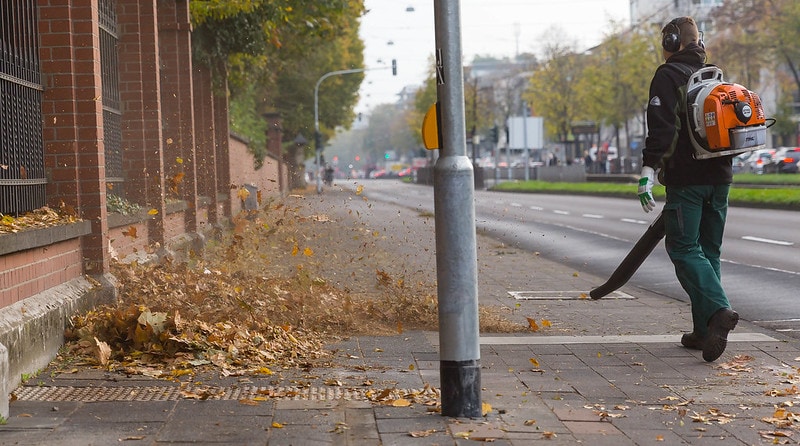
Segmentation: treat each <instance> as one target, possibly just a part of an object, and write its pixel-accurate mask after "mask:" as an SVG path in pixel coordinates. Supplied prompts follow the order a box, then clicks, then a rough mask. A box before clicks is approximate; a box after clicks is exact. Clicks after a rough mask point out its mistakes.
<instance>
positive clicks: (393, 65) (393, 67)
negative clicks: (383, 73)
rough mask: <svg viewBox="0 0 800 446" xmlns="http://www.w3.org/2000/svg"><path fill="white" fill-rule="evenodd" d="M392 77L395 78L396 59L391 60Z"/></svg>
mask: <svg viewBox="0 0 800 446" xmlns="http://www.w3.org/2000/svg"><path fill="white" fill-rule="evenodd" d="M392 76H397V59H392Z"/></svg>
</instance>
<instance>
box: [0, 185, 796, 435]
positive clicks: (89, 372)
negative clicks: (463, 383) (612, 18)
mask: <svg viewBox="0 0 800 446" xmlns="http://www.w3.org/2000/svg"><path fill="white" fill-rule="evenodd" d="M326 194H327V192H326ZM348 196H349V195H348V193H347V192H346V191H345V192H334V193H331V194H330V198H332V200H333V201H326V200H327V199H328V197H329V196H328V195H325V197H323V198H320V199H319V200H316V199H314V200H308V201H309V203H306V205H308V206H310V207H311V208H313V209H314V211H315V212H318V213H323V212H324V213H329V214H330V215H331V217H332V218H331V220H332V221H334V222H336V223H335V224H341V225H351V226H352V225H355V224H363V225H364V226H365V227H369V226H374V225H377V224H380V225H381V228H382V229H381V232H382V233H392V231H397V232H396V233H398V234H400V233H402V234H403V239H404V243H403V244H397V246H393V247H392V249H397V250H398V251H397V253H396V255H388V254H386V255H383V254H382V255H380V256H376V257H375V259H378V258H382V259H384V260H385V261H395V262H401V263H402V264H403V265H405V268H406V269H407V270H408V271H409V274H410V275H411V274H417V275H427V276H428V278H429V279H431V280H434V281H435V262H432V260H431V258H430V257H431V256H432V251H433V249H432V248H431V246H433V244H431V240H432V238H431V237H432V234H431V233H430V232H431V231H432V225H431V224H432V223H431V221H423V219H422V217H420V215H419V212H418V211H415V210H412V209H405V208H398V207H394V206H390V205H387V204H382V203H379V202H374V201H368V202H367V203H366V204H363V203H362V202H363V200H360V199H359V200H352V201H347V200H343V199H342V198H347V197H348ZM333 203H335V205H334V204H333ZM341 203H350V204H347V205H341ZM357 206H358V207H357ZM354 209H355V210H357V212H351V211H352V210H354ZM387 212H388V213H387ZM356 213H357V214H358V215H359V218H360V221H358V222H355V221H354V218H355V217H353V215H354V214H356ZM382 215H392V216H393V218H392V219H390V221H387V220H385V219H384V218H382V217H381V216H382ZM331 224H334V223H331ZM417 231H418V232H419V234H422V235H421V236H420V237H419V238H418V239H415V240H412V239H411V238H410V237H408V234H412V233H413V234H416V233H417ZM418 243H422V244H427V246H426V248H425V249H428V251H424V250H422V251H421V250H420V249H418V247H419V245H418ZM478 243H479V250H478V253H479V262H478V264H479V270H480V271H479V291H480V295H479V297H480V301H481V303H482V304H484V305H493V306H498V307H502V308H504V309H505V310H507V314H508V316H509V317H510V318H511V319H513V320H515V321H518V322H519V323H522V324H527V320H526V317H531V318H534V319H535V320H537V321H542V320H548V321H550V322H551V324H552V325H551V326H550V327H541V328H540V330H539V331H538V332H535V333H534V332H526V333H504V334H497V333H494V334H490V333H484V334H483V335H482V338H481V346H480V349H481V389H482V390H481V392H482V395H481V397H482V400H483V401H484V402H485V403H488V404H489V405H491V411H490V412H489V413H488V414H486V416H485V417H480V418H477V419H455V418H451V417H444V416H442V415H441V414H439V413H435V412H430V409H431V408H430V407H429V406H426V405H424V404H419V403H412V404H411V405H410V406H409V407H393V406H390V405H385V404H379V403H375V402H372V401H368V400H367V399H366V398H365V397H364V396H363V392H364V391H366V390H368V389H389V388H394V389H406V390H421V389H422V388H424V387H425V386H426V385H428V386H432V387H434V388H436V387H438V386H439V355H438V333H436V332H430V331H418V330H411V331H403V332H402V333H396V334H394V335H389V336H353V337H350V338H348V339H341V340H338V341H336V342H334V343H332V345H330V348H331V349H332V350H333V351H335V355H334V360H333V361H332V365H331V366H330V367H328V368H324V369H318V370H312V371H310V372H308V373H305V372H297V371H293V370H281V371H279V372H278V373H276V375H275V376H272V377H269V378H264V379H260V378H244V377H241V378H236V377H220V376H205V377H203V379H202V381H203V383H204V384H206V385H209V386H218V387H219V389H222V390H225V392H223V393H224V395H226V396H224V397H220V396H217V397H211V398H209V399H207V400H204V401H201V400H196V399H187V398H185V397H181V396H180V393H179V392H178V386H179V385H180V384H179V383H174V382H167V381H163V380H155V379H152V378H148V377H143V376H123V375H117V374H113V373H108V372H103V371H100V370H93V369H81V370H80V371H79V372H78V373H55V374H53V375H52V376H50V375H48V374H42V376H41V377H40V378H38V381H37V382H30V383H28V384H26V385H24V386H23V387H21V388H20V389H17V390H16V392H17V393H19V394H20V395H23V392H29V393H28V394H29V395H30V396H28V397H23V398H20V399H18V400H16V401H12V402H11V404H10V417H9V419H8V421H7V423H6V424H0V444H3V445H5V444H9V445H15V444H19V445H56V444H58V445H87V444H98V445H106V444H125V445H131V446H132V445H139V444H143V445H144V444H147V445H166V444H169V445H171V446H175V445H181V444H194V445H197V444H214V445H226V444H230V445H240V444H246V445H251V444H252V445H262V446H263V445H294V446H303V445H313V446H317V445H402V446H407V445H411V446H413V445H426V446H430V445H474V444H480V443H482V442H483V441H488V440H493V442H492V444H496V445H514V446H516V445H530V444H547V445H573V444H576V443H578V442H580V443H582V444H587V445H589V444H590V445H593V446H594V445H613V446H618V445H662V444H668V445H671V444H691V445H707V444H708V445H711V444H713V445H720V444H724V445H726V446H728V445H739V444H740V445H758V444H772V440H771V439H766V438H762V435H761V432H769V431H777V430H781V429H777V428H776V427H775V426H774V425H772V424H769V423H766V422H764V421H762V419H763V418H765V417H770V416H772V415H773V413H774V410H775V407H776V406H777V405H780V404H782V403H784V402H787V401H788V402H792V403H793V404H800V403H798V401H797V395H796V394H792V393H791V392H789V393H788V394H786V395H782V396H772V394H770V391H774V390H782V389H787V388H791V386H792V385H793V383H794V382H796V379H797V378H796V376H797V375H798V366H800V360H798V358H800V349H799V348H798V343H797V342H796V341H795V340H793V339H790V338H788V337H785V336H783V335H782V334H780V333H776V332H772V331H769V330H765V329H763V328H761V327H758V326H756V325H754V324H751V323H749V322H747V321H741V322H740V324H739V326H737V328H736V330H735V331H733V332H732V333H731V339H732V341H731V342H730V343H729V346H728V350H727V351H726V352H725V354H724V355H723V356H722V357H721V358H720V359H719V360H718V361H716V362H714V363H706V362H705V361H703V360H702V357H701V352H699V351H692V350H687V349H685V348H683V347H682V346H681V345H680V336H681V334H682V333H683V332H686V331H688V330H690V329H691V323H690V320H691V310H690V307H689V305H688V304H687V303H686V302H684V301H680V300H677V299H671V298H668V297H665V296H661V295H656V294H653V293H651V292H649V291H648V290H644V289H640V288H623V290H621V291H624V293H625V294H626V295H627V296H630V297H632V298H631V299H608V300H600V301H592V300H589V299H581V298H580V294H581V293H585V292H588V290H589V289H591V288H592V286H596V285H597V284H599V283H602V282H603V280H602V279H601V278H598V277H592V276H591V275H589V274H585V273H583V272H581V271H574V270H572V269H571V268H569V267H565V266H563V265H560V264H558V263H555V262H550V261H547V260H545V259H543V258H541V257H539V256H537V255H535V254H532V253H527V252H525V251H522V250H519V249H516V248H513V247H508V246H504V245H502V244H500V243H498V242H496V241H494V240H492V239H488V238H486V237H484V236H480V235H479V236H478ZM388 245H391V243H387V244H386V246H388ZM387 249H388V248H387ZM331 251H333V248H331ZM420 252H425V254H424V255H420ZM376 261H377V260H376ZM338 267H341V268H358V265H330V268H332V269H335V268H338ZM520 271H525V273H524V274H520ZM351 273H352V271H344V270H342V271H340V272H338V273H337V276H336V277H338V278H339V280H340V281H341V282H342V284H343V285H347V286H351V287H353V286H358V285H353V284H350V283H348V280H349V278H350V277H352V275H351ZM515 291H529V292H530V291H537V292H544V294H552V295H554V296H556V298H551V299H529V300H517V299H515V298H514V297H513V296H512V294H513V292H515ZM564 296H572V298H571V299H569V300H565V299H564V298H563V297H564ZM737 358H738V359H739V360H741V361H743V362H742V363H741V364H740V366H736V364H734V363H733V362H732V361H734V360H736V359H737ZM329 379H334V380H338V381H340V382H341V384H342V386H339V387H333V388H332V387H331V386H328V385H326V383H325V382H326V380H329ZM198 380H199V378H198ZM369 381H371V382H372V385H371V386H370V385H368V382H369ZM270 386H272V387H279V386H284V387H290V386H305V389H306V390H308V393H307V394H303V395H298V396H297V397H296V398H294V399H288V398H287V399H269V398H264V400H263V401H253V400H252V398H251V399H250V400H249V401H247V402H246V403H245V402H242V401H240V399H239V397H237V395H242V394H243V393H242V392H245V391H246V390H247V389H248V388H250V387H253V388H261V387H270ZM48 389H50V390H52V389H56V390H58V391H59V395H61V396H59V397H58V398H59V399H58V400H56V397H55V396H53V395H55V394H51V393H47V391H48ZM109 389H110V390H115V391H116V393H115V392H111V391H109V392H107V393H106V392H105V391H106V390H109ZM351 391H352V392H351ZM36 392H38V393H36ZM80 392H83V393H80ZM347 392H350V393H347ZM90 394H94V395H95V396H98V395H108V398H110V400H109V401H88V400H85V399H88V398H89V397H88V396H87V395H90ZM153 394H163V395H162V396H163V397H164V398H167V399H166V400H162V401H153V400H148V401H139V400H137V398H141V399H144V398H145V397H148V396H153ZM345 394H347V395H350V396H348V397H346V398H345V397H343V396H341V395H345ZM123 395H127V396H128V397H129V399H132V401H126V400H124V398H123ZM337 395H338V396H337ZM254 403H255V404H254ZM797 412H800V410H798V411H797ZM719 413H722V414H724V416H723V417H722V418H719V417H717V416H716V415H714V414H719ZM782 431H785V432H788V433H792V434H794V435H793V436H791V437H781V438H779V439H778V441H786V442H787V444H798V437H800V432H798V429H797V428H796V427H794V428H789V429H782ZM412 434H413V435H415V436H412ZM470 438H471V439H470ZM478 440H483V441H480V442H479V441H478Z"/></svg>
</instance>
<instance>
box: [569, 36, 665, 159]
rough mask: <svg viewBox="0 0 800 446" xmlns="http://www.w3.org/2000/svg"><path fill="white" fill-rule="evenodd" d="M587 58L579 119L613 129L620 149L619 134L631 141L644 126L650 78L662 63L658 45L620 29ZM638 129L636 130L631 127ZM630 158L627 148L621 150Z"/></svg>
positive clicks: (579, 90)
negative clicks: (622, 133) (623, 133)
mask: <svg viewBox="0 0 800 446" xmlns="http://www.w3.org/2000/svg"><path fill="white" fill-rule="evenodd" d="M610 29H615V30H616V31H615V32H613V33H612V34H610V35H609V36H607V37H606V38H605V39H604V40H603V42H602V44H601V45H600V46H599V47H597V49H596V50H595V51H593V52H592V53H591V54H589V55H588V56H587V62H588V63H587V64H586V66H585V68H584V69H583V70H582V72H581V74H580V76H579V79H578V88H577V91H578V102H579V103H580V104H581V107H580V109H581V110H582V112H581V113H580V114H579V116H578V117H579V119H582V120H590V121H595V122H598V123H600V124H603V125H605V126H609V127H611V128H612V129H613V130H614V140H615V142H612V143H611V145H615V146H617V147H621V146H620V143H619V141H620V137H619V133H620V131H624V132H625V136H626V138H625V140H626V141H631V140H632V139H633V135H634V134H636V133H640V132H637V130H639V129H641V128H642V127H643V123H644V114H645V105H646V104H647V99H648V98H647V95H648V90H649V85H650V79H651V78H652V75H653V72H654V71H655V69H656V68H657V67H658V65H659V64H660V63H661V62H663V61H662V60H661V55H660V52H661V51H660V46H659V45H660V43H659V42H656V41H655V39H654V38H653V37H652V35H650V34H645V33H623V32H622V30H621V26H611V27H610ZM634 126H638V128H634ZM622 149H623V150H624V152H623V154H624V156H626V157H627V156H630V155H631V154H630V153H629V151H627V150H625V149H629V147H625V148H622Z"/></svg>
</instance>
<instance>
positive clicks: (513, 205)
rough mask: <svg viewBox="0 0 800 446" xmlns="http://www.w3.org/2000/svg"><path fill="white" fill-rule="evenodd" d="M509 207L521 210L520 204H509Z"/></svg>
mask: <svg viewBox="0 0 800 446" xmlns="http://www.w3.org/2000/svg"><path fill="white" fill-rule="evenodd" d="M511 207H515V208H521V207H522V205H521V204H519V203H511Z"/></svg>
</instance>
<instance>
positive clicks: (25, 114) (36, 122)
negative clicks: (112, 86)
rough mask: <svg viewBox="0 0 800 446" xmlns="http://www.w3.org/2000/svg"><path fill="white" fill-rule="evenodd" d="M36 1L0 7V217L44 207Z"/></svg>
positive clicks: (44, 186)
mask: <svg viewBox="0 0 800 446" xmlns="http://www.w3.org/2000/svg"><path fill="white" fill-rule="evenodd" d="M36 13H37V8H36V0H16V1H13V2H3V3H2V5H0V25H2V26H0V213H2V214H5V215H18V214H21V213H24V212H27V211H31V210H33V209H37V208H40V207H42V206H44V205H45V203H46V196H45V190H46V183H47V180H46V178H45V171H44V145H43V141H42V86H41V79H40V74H39V45H38V35H39V32H38V26H37V16H36Z"/></svg>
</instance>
